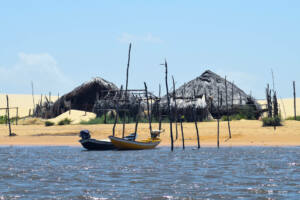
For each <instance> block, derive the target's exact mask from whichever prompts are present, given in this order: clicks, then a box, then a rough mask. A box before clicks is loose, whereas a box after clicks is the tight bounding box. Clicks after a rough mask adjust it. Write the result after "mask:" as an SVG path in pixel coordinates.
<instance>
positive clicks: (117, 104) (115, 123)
mask: <svg viewBox="0 0 300 200" xmlns="http://www.w3.org/2000/svg"><path fill="white" fill-rule="evenodd" d="M122 90H123V86H122V85H121V88H120V94H119V96H118V99H116V101H115V104H116V115H115V121H114V126H113V136H115V129H116V125H117V122H118V116H119V102H118V101H119V99H120V98H121V96H122Z"/></svg>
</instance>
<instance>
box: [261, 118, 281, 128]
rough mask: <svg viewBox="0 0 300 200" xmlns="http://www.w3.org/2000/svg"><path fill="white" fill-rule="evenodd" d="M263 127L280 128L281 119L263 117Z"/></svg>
mask: <svg viewBox="0 0 300 200" xmlns="http://www.w3.org/2000/svg"><path fill="white" fill-rule="evenodd" d="M262 122H263V126H282V124H281V117H280V116H278V117H264V118H263V119H262Z"/></svg>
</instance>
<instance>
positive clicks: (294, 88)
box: [293, 81, 297, 120]
mask: <svg viewBox="0 0 300 200" xmlns="http://www.w3.org/2000/svg"><path fill="white" fill-rule="evenodd" d="M293 90H294V92H293V93H294V118H295V120H296V119H297V112H296V82H295V81H293Z"/></svg>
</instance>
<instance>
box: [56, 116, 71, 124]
mask: <svg viewBox="0 0 300 200" xmlns="http://www.w3.org/2000/svg"><path fill="white" fill-rule="evenodd" d="M71 122H72V121H71V120H70V119H69V118H65V119H62V120H60V121H59V122H58V123H57V125H60V126H62V125H67V124H71Z"/></svg>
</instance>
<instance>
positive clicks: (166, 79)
mask: <svg viewBox="0 0 300 200" xmlns="http://www.w3.org/2000/svg"><path fill="white" fill-rule="evenodd" d="M165 69H166V74H165V81H166V90H167V101H168V113H169V121H170V138H171V151H173V149H174V144H173V141H174V140H173V130H172V117H171V107H170V96H169V87H168V64H167V60H165Z"/></svg>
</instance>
